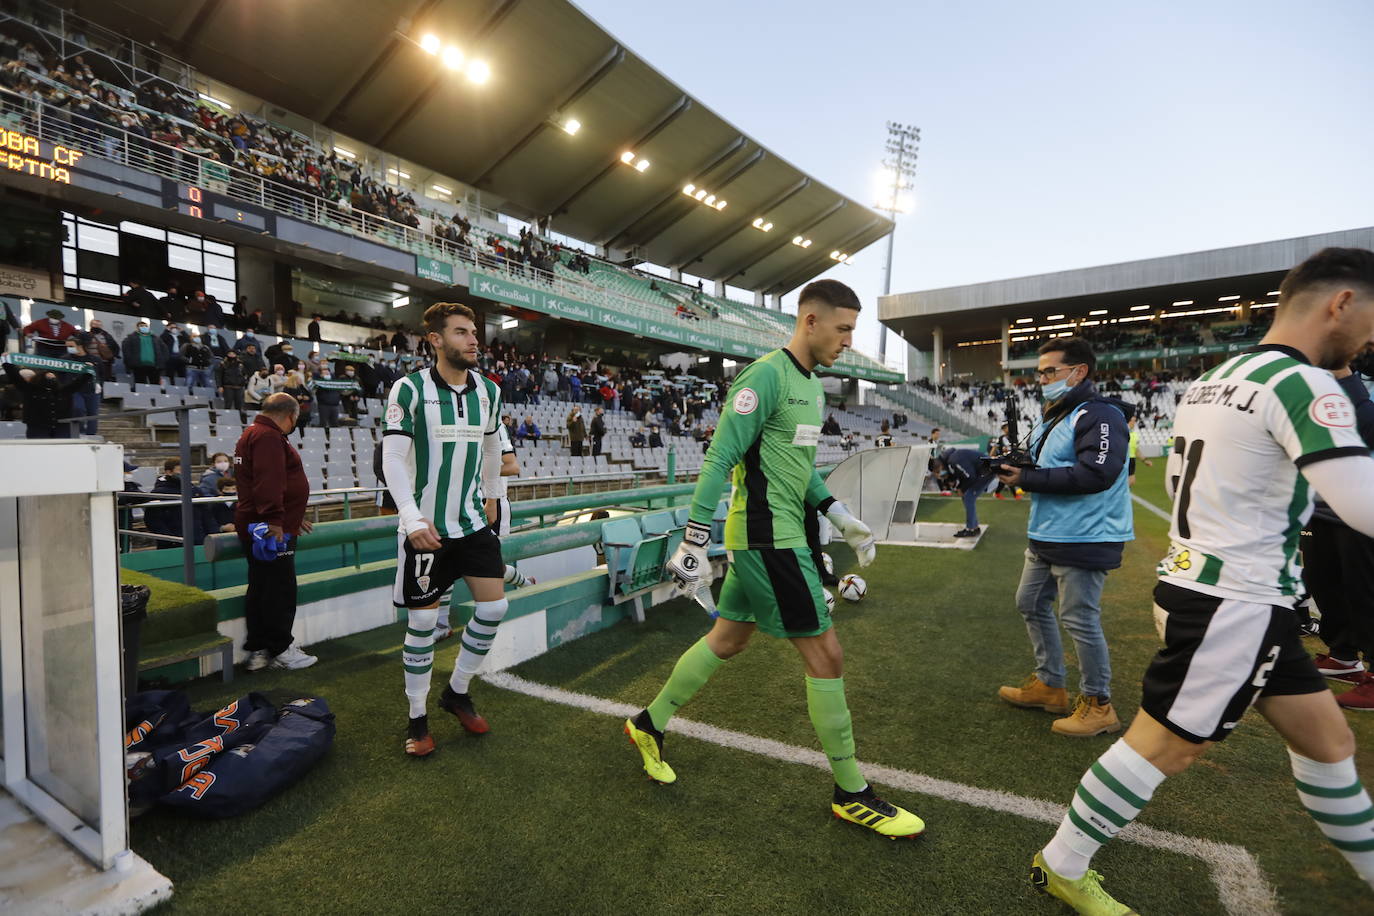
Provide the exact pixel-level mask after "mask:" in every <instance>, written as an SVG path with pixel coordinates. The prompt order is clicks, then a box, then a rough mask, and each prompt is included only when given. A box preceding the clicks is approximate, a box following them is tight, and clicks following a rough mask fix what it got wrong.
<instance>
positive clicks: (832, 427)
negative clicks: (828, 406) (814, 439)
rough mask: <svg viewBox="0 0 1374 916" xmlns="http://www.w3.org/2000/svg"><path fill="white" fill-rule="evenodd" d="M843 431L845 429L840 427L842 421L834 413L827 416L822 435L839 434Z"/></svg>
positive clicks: (822, 427)
mask: <svg viewBox="0 0 1374 916" xmlns="http://www.w3.org/2000/svg"><path fill="white" fill-rule="evenodd" d="M843 433H844V431H843V430H842V429H840V421H839V420H836V419H835V415H834V414H833V413H832V414H831V415H830V416H828V417H826V418H825V423H824V424H823V425H822V426H821V435H822V436H839V435H843Z"/></svg>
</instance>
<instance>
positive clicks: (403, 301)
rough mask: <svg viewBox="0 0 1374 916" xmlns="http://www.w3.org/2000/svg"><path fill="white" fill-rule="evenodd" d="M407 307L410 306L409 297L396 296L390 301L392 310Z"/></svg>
mask: <svg viewBox="0 0 1374 916" xmlns="http://www.w3.org/2000/svg"><path fill="white" fill-rule="evenodd" d="M407 305H410V297H409V296H397V297H396V298H395V299H392V300H391V307H392V308H394V309H399V308H405V307H406V306H407Z"/></svg>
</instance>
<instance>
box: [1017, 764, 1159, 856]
mask: <svg viewBox="0 0 1374 916" xmlns="http://www.w3.org/2000/svg"><path fill="white" fill-rule="evenodd" d="M1163 781H1164V774H1163V773H1161V772H1160V771H1159V770H1158V769H1157V768H1156V767H1155V765H1154V764H1152V763H1150V761H1148V760H1146V759H1145V758H1144V757H1142V756H1140V754H1139V753H1137V752H1136V750H1135V748H1133V747H1131V746H1130V745H1129V744H1127V743H1126V742H1125V740H1124V739H1118V740H1117V742H1116V743H1115V744H1113V745H1112V746H1111V747H1109V748H1108V749H1107V753H1105V754H1103V755H1102V756H1101V757H1099V758H1097V762H1096V763H1094V764H1093V765H1092V766H1091V767H1090V768H1089V769H1088V772H1086V773H1084V774H1083V781H1082V782H1080V783H1079V784H1078V789H1077V790H1076V791H1075V792H1074V794H1073V801H1072V802H1071V803H1070V804H1069V812H1068V814H1066V815H1064V820H1063V821H1062V822H1060V824H1059V830H1058V831H1057V832H1056V833H1055V835H1054V839H1052V840H1050V842H1049V845H1047V846H1046V847H1045V850H1044V856H1045V864H1046V865H1048V866H1049V867H1050V870H1051V871H1053V872H1054V873H1055V874H1056V875H1058V876H1060V877H1061V878H1067V879H1068V880H1070V881H1077V880H1078V879H1079V878H1081V877H1083V875H1084V874H1085V873H1086V872H1087V870H1088V865H1089V863H1090V862H1092V857H1093V855H1094V854H1096V852H1097V851H1098V850H1099V849H1101V848H1102V846H1103V844H1104V843H1106V842H1107V841H1108V840H1110V839H1111V838H1112V837H1114V836H1116V835H1117V834H1118V833H1120V832H1121V829H1122V828H1123V827H1125V826H1126V825H1127V824H1129V823H1130V822H1131V821H1133V820H1135V818H1136V815H1137V814H1139V813H1140V809H1141V808H1144V807H1145V803H1146V802H1148V801H1149V800H1150V797H1151V796H1152V795H1154V793H1155V789H1157V788H1159V784H1160V783H1161V782H1163Z"/></svg>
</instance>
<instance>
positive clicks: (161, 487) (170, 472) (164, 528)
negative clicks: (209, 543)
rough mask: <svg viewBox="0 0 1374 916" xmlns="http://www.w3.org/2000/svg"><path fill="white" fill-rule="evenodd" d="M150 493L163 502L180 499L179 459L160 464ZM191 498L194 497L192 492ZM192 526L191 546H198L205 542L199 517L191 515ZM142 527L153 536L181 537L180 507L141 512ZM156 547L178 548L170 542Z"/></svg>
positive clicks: (161, 507) (158, 508)
mask: <svg viewBox="0 0 1374 916" xmlns="http://www.w3.org/2000/svg"><path fill="white" fill-rule="evenodd" d="M151 492H152V493H155V494H157V495H158V496H160V497H162V499H164V500H170V499H180V498H181V459H179V458H168V459H167V460H166V461H164V462H163V463H162V475H161V476H160V477H158V479H157V481H156V482H155V483H154V484H153V489H152V491H151ZM191 495H192V496H195V495H196V494H195V492H194V491H193V492H192V494H191ZM191 519H192V524H193V525H195V529H194V530H193V531H192V532H191V535H190V536H191V538H192V539H193V540H192V543H193V544H199V543H200V542H201V541H203V540H205V532H204V531H203V530H201V522H202V519H201V517H200V516H199V515H197V514H195V513H192V516H191ZM143 525H144V527H146V528H147V529H148V530H149V531H151V532H152V533H153V534H164V535H169V536H171V537H181V536H182V533H181V531H182V529H181V506H151V507H149V508H147V509H144V510H143ZM156 546H157V547H159V548H163V547H175V546H178V545H176V544H173V543H172V542H170V541H158V542H157V543H156Z"/></svg>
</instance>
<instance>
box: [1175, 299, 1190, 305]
mask: <svg viewBox="0 0 1374 916" xmlns="http://www.w3.org/2000/svg"><path fill="white" fill-rule="evenodd" d="M1192 304H1193V300H1192V299H1180V300H1178V301H1177V302H1175V303H1174V305H1192Z"/></svg>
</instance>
